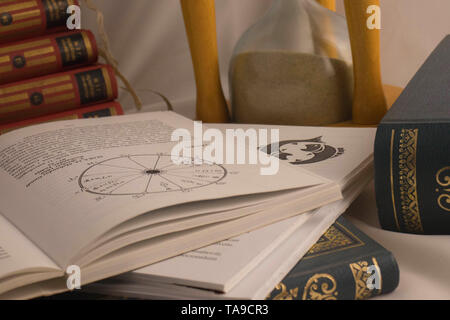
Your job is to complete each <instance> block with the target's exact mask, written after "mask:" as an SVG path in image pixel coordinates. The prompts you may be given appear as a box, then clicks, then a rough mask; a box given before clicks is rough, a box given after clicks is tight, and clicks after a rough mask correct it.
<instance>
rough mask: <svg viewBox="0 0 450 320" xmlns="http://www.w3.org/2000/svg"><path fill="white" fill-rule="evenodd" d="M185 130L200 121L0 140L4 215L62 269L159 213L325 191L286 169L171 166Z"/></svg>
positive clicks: (67, 126)
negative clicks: (104, 238) (113, 232)
mask: <svg viewBox="0 0 450 320" xmlns="http://www.w3.org/2000/svg"><path fill="white" fill-rule="evenodd" d="M178 128H185V129H186V130H188V131H189V132H192V131H193V122H192V121H190V120H188V119H186V118H183V117H181V116H178V115H176V114H174V113H171V112H155V113H146V114H137V115H131V116H122V117H112V118H100V119H84V120H72V121H63V122H57V123H49V124H43V125H38V126H33V127H28V128H24V129H21V130H17V131H13V132H11V133H8V134H5V135H3V136H0V211H1V212H2V213H3V214H4V215H5V217H7V218H8V219H9V220H10V221H11V222H13V223H14V224H15V225H16V226H17V227H18V228H20V230H21V231H22V232H23V233H24V234H26V235H27V237H29V238H30V239H31V240H32V241H33V242H34V243H36V244H38V245H39V247H40V248H41V249H42V250H43V251H44V252H45V253H46V254H47V255H48V256H50V257H51V258H52V260H54V261H55V262H56V263H57V264H58V265H59V266H61V267H62V268H64V267H65V266H67V265H69V264H73V261H71V258H72V257H73V256H74V255H76V253H78V252H79V251H81V250H82V248H84V247H86V246H87V245H89V244H90V243H92V242H93V241H94V240H95V239H96V238H98V237H99V236H101V235H102V234H103V233H105V232H106V231H108V230H110V229H111V228H113V227H115V226H117V225H119V224H120V223H122V222H124V221H127V220H129V219H131V218H134V217H136V216H138V215H140V214H143V213H147V212H150V211H152V210H156V209H160V208H163V207H168V206H172V205H177V204H182V203H187V202H193V201H200V200H211V199H218V198H226V197H232V196H242V195H245V194H256V193H263V192H272V191H277V190H290V189H294V188H304V187H309V186H314V185H320V184H324V183H328V180H326V179H323V178H321V177H318V176H315V175H313V174H311V173H309V172H308V171H306V170H304V171H301V170H296V169H294V168H292V167H290V166H287V165H280V169H279V171H278V174H276V175H273V176H264V175H261V174H260V166H258V165H217V164H213V163H209V162H204V163H203V164H202V165H200V167H199V166H197V165H192V166H190V165H183V164H181V165H180V166H176V167H174V163H173V162H172V160H171V157H170V154H171V151H172V148H173V147H174V146H175V145H176V144H177V143H176V142H172V141H171V134H172V133H173V131H174V130H175V129H178ZM172 170H177V171H178V170H179V172H172ZM163 172H164V174H162V173H163ZM75 264H76V263H75Z"/></svg>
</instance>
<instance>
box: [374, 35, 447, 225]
mask: <svg viewBox="0 0 450 320" xmlns="http://www.w3.org/2000/svg"><path fill="white" fill-rule="evenodd" d="M449 87H450V36H447V37H446V38H445V39H444V40H443V41H442V42H441V43H440V44H439V46H438V47H437V48H436V49H435V51H434V52H433V53H432V54H431V56H430V57H429V58H428V59H427V61H426V62H425V64H424V65H423V66H422V67H421V68H420V70H419V71H418V72H417V74H416V75H415V76H414V78H413V79H412V80H411V82H410V83H409V84H408V86H407V87H406V88H405V90H404V91H403V93H402V95H401V96H400V97H399V98H398V100H397V101H396V102H395V104H394V105H393V107H392V108H391V110H389V112H388V113H387V115H386V116H385V118H384V119H383V120H382V122H381V123H380V125H379V127H378V130H377V136H376V142H375V171H376V175H375V186H376V195H377V205H378V212H379V218H380V223H381V225H382V227H383V228H385V229H388V230H392V231H399V232H407V233H417V234H450V134H449V133H450V90H449Z"/></svg>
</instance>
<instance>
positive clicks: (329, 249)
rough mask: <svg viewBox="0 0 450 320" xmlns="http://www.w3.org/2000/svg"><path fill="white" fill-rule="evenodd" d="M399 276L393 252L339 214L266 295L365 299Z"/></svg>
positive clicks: (393, 285) (394, 283) (395, 282)
mask: <svg viewBox="0 0 450 320" xmlns="http://www.w3.org/2000/svg"><path fill="white" fill-rule="evenodd" d="M371 266H372V268H373V269H369V268H370V267H371ZM399 277H400V274H399V269H398V265H397V262H396V261H395V258H394V256H393V255H392V253H390V252H389V251H387V250H386V249H385V248H383V247H382V246H381V245H379V244H378V243H377V242H376V241H374V240H373V239H371V238H369V237H368V236H367V235H366V234H364V233H363V232H362V231H361V230H358V229H357V228H356V227H355V226H354V225H353V224H351V223H350V222H349V221H348V220H347V219H345V218H344V217H341V218H339V219H338V220H337V221H336V223H335V224H334V225H333V226H331V227H330V228H329V229H328V230H327V231H326V232H325V233H324V235H323V236H322V237H321V238H320V239H319V241H318V242H317V243H316V244H315V245H314V246H313V247H312V248H311V249H310V250H309V251H308V253H307V254H306V255H305V256H304V257H303V258H302V259H301V260H300V261H299V263H298V264H297V265H296V266H295V267H294V268H293V269H292V270H291V271H290V272H289V273H288V275H287V276H286V277H285V278H284V279H283V280H282V281H281V282H280V283H279V284H278V285H277V286H276V288H275V289H274V290H273V291H272V292H271V293H270V294H269V296H268V297H267V298H268V299H273V300H365V299H369V298H372V297H374V296H376V295H380V294H385V293H389V292H392V291H393V290H395V288H397V286H398V283H399Z"/></svg>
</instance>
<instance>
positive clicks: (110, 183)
mask: <svg viewBox="0 0 450 320" xmlns="http://www.w3.org/2000/svg"><path fill="white" fill-rule="evenodd" d="M190 160H192V159H190ZM226 175H227V171H226V169H225V168H224V167H223V166H221V165H217V164H214V163H208V162H203V163H202V164H195V163H194V161H193V160H192V161H191V162H190V163H188V164H185V163H181V164H176V163H174V162H173V161H172V159H171V156H170V155H159V154H148V155H126V156H121V157H117V158H112V159H108V160H105V161H102V162H99V163H97V164H95V165H92V166H91V167H89V168H88V169H86V170H85V171H84V172H83V173H82V174H81V176H80V178H79V185H80V187H81V189H82V190H84V191H86V192H89V193H94V194H98V195H105V196H115V195H144V194H153V193H163V192H175V191H189V190H192V189H197V188H203V187H207V186H210V185H212V184H215V183H218V182H220V181H221V180H223V179H224V178H225V176H226Z"/></svg>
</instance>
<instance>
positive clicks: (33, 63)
mask: <svg viewBox="0 0 450 320" xmlns="http://www.w3.org/2000/svg"><path fill="white" fill-rule="evenodd" d="M97 59H98V49H97V44H96V41H95V37H94V35H93V34H92V32H90V31H88V30H83V31H75V32H66V33H62V34H55V35H49V36H45V37H40V38H32V39H28V40H25V41H20V42H14V43H8V44H6V45H0V85H2V84H6V83H11V82H16V81H20V80H26V79H29V78H33V77H38V76H44V75H47V74H51V73H56V72H61V71H65V70H67V69H70V68H74V67H81V66H85V65H88V64H92V63H95V62H97Z"/></svg>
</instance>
